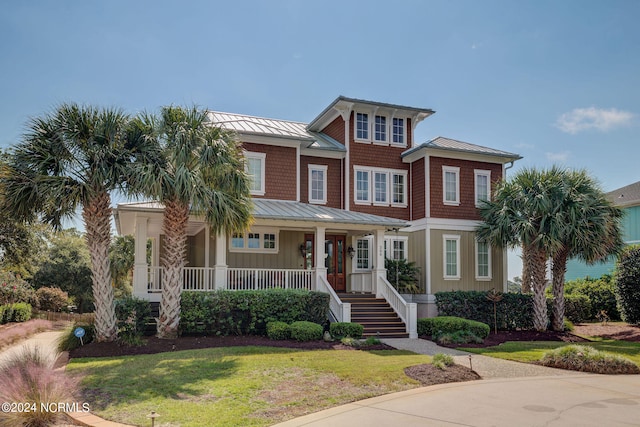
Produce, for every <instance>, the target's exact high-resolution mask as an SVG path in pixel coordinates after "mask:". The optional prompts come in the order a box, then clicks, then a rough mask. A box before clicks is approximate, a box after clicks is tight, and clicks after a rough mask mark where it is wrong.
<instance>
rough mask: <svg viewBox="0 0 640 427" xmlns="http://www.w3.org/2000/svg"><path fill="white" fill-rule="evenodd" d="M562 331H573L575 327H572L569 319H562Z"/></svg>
mask: <svg viewBox="0 0 640 427" xmlns="http://www.w3.org/2000/svg"><path fill="white" fill-rule="evenodd" d="M562 325H563V326H562V330H564V331H569V332H572V331H573V330H574V329H575V326H573V322H572V321H571V320H569V319H566V318H565V319H564V321H563V322H562Z"/></svg>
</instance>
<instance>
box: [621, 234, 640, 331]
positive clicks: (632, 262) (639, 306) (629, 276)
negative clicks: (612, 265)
mask: <svg viewBox="0 0 640 427" xmlns="http://www.w3.org/2000/svg"><path fill="white" fill-rule="evenodd" d="M616 270H617V272H618V274H617V277H616V280H617V289H616V296H617V298H618V307H620V316H621V317H622V320H624V321H625V322H627V323H631V324H633V325H638V324H640V245H634V246H629V247H627V248H625V249H624V251H623V252H622V254H621V255H620V259H619V261H618V263H617V265H616Z"/></svg>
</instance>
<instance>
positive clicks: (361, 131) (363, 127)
mask: <svg viewBox="0 0 640 427" xmlns="http://www.w3.org/2000/svg"><path fill="white" fill-rule="evenodd" d="M356 139H364V140H367V139H369V114H367V113H356Z"/></svg>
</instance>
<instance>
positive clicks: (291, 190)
mask: <svg viewBox="0 0 640 427" xmlns="http://www.w3.org/2000/svg"><path fill="white" fill-rule="evenodd" d="M242 146H243V148H244V149H245V150H247V151H251V152H254V153H265V154H266V158H265V194H264V196H253V197H258V198H260V197H263V198H266V199H277V200H296V179H297V176H296V164H297V161H296V149H295V148H291V147H279V146H275V145H264V144H254V143H249V142H243V143H242Z"/></svg>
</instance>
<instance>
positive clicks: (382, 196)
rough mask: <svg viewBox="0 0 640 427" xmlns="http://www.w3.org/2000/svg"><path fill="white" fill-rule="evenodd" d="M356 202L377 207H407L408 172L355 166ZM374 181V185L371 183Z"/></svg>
mask: <svg viewBox="0 0 640 427" xmlns="http://www.w3.org/2000/svg"><path fill="white" fill-rule="evenodd" d="M354 170H355V177H356V179H355V182H354V192H355V202H356V203H357V204H360V205H362V204H367V205H369V204H372V203H373V204H374V205H377V206H394V207H406V206H407V185H406V183H407V171H403V170H395V169H383V168H370V167H365V166H354ZM371 180H372V181H373V185H370V184H369V182H370V181H371Z"/></svg>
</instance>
